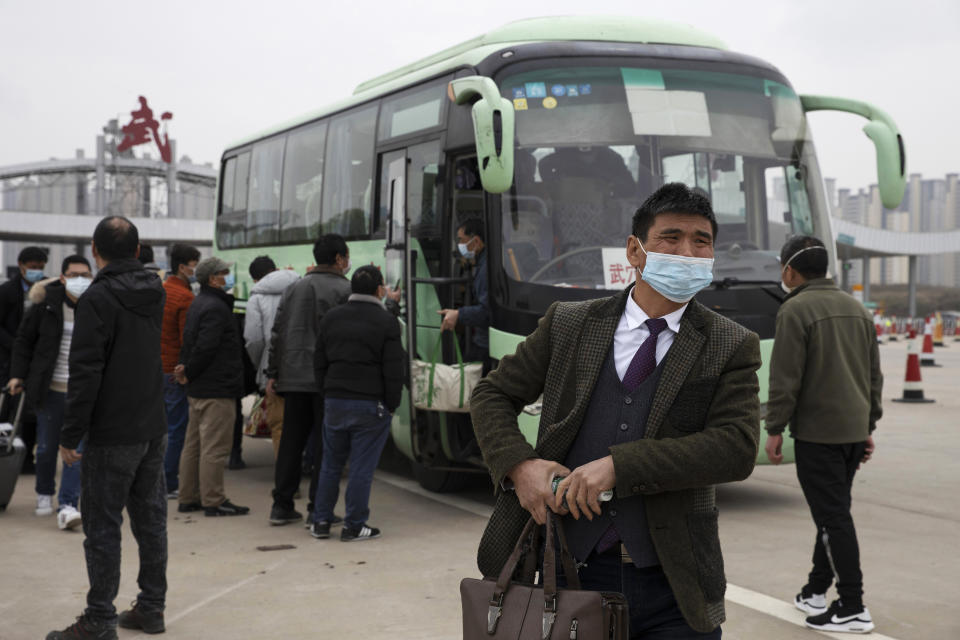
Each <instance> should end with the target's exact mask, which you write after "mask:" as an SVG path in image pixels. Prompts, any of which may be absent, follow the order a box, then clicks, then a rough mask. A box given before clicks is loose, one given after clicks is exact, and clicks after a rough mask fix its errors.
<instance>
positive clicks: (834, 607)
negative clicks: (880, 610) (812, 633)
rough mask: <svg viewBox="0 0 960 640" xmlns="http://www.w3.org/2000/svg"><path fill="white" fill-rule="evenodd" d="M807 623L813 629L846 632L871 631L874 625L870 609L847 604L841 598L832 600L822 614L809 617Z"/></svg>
mask: <svg viewBox="0 0 960 640" xmlns="http://www.w3.org/2000/svg"><path fill="white" fill-rule="evenodd" d="M806 623H807V626H808V627H810V628H811V629H817V630H819V631H842V632H846V633H870V632H871V631H873V627H874V624H873V619H872V618H871V617H870V611H869V610H868V609H867V608H866V607H865V606H863V605H862V604H855V605H845V604H843V602H841V601H840V600H834V601H833V602H831V603H830V607H829V608H828V609H827V610H826V611H824V612H823V613H821V614H820V615H818V616H810V617H809V618H807V620H806Z"/></svg>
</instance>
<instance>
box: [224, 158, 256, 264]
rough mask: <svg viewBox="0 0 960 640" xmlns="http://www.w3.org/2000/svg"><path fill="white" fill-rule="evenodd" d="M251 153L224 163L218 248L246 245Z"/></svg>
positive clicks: (228, 159) (229, 159)
mask: <svg viewBox="0 0 960 640" xmlns="http://www.w3.org/2000/svg"><path fill="white" fill-rule="evenodd" d="M249 174H250V153H241V154H240V155H238V156H234V157H233V158H227V160H226V161H225V162H224V163H223V177H222V178H221V180H222V182H223V188H222V191H221V195H220V198H221V203H220V215H219V216H218V217H217V246H218V247H221V248H231V247H242V246H243V245H244V244H245V243H246V233H245V228H246V225H247V177H248V176H249Z"/></svg>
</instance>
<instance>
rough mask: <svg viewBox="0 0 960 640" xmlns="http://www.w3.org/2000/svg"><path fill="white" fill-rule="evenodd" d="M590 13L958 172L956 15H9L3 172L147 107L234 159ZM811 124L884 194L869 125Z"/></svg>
mask: <svg viewBox="0 0 960 640" xmlns="http://www.w3.org/2000/svg"><path fill="white" fill-rule="evenodd" d="M590 10H593V12H597V11H601V12H602V13H604V14H608V15H632V16H649V17H655V18H661V19H667V20H673V21H677V22H685V23H688V24H692V25H694V26H696V27H699V28H701V29H704V30H707V31H709V32H711V33H713V34H715V35H717V36H718V37H720V38H721V39H723V40H725V41H726V43H727V44H728V45H729V47H730V48H731V49H733V50H734V51H739V52H742V53H747V54H751V55H755V56H758V57H761V58H764V59H765V60H767V61H769V62H771V63H773V64H774V65H775V66H777V67H779V69H780V70H781V71H782V72H783V73H784V74H785V75H786V76H787V77H788V78H789V79H790V80H791V82H792V84H793V86H794V87H795V88H796V89H797V91H798V92H799V93H813V94H826V95H836V96H843V97H850V98H857V99H861V100H866V101H869V102H872V103H875V104H876V105H877V106H880V107H881V108H883V109H885V110H886V111H887V112H888V113H890V114H891V115H892V116H893V118H894V119H895V120H896V121H897V123H898V124H899V126H900V129H901V131H902V133H903V135H904V138H905V140H906V144H907V157H908V170H909V171H910V172H911V173H923V174H924V175H925V176H926V177H942V176H943V175H944V174H945V173H949V172H957V171H960V157H958V155H960V154H958V148H957V146H958V143H960V133H958V131H960V129H958V127H957V124H956V122H957V118H958V111H960V110H958V105H960V82H958V79H957V62H958V61H960V2H956V0H912V1H911V2H909V3H908V2H904V1H902V0H900V1H891V0H874V1H872V2H855V1H852V0H830V1H825V0H805V1H803V2H800V1H797V0H767V1H764V2H758V1H749V0H742V1H738V0H724V1H722V2H716V1H695V0H666V1H647V2H644V1H642V0H633V1H625V0H604V1H603V2H584V1H583V0H580V1H576V2H574V1H570V0H556V1H555V2H523V1H522V0H483V1H461V2H440V1H438V0H429V1H426V0H409V1H402V0H401V1H393V2H386V1H379V2H377V1H371V0H350V1H348V2H333V1H330V0H326V1H320V2H301V1H292V0H273V1H271V2H263V1H260V2H253V1H249V0H235V1H233V2H201V1H199V0H193V1H192V2H189V1H181V0H167V1H165V2H150V3H145V2H139V1H133V0H126V1H122V2H121V1H81V2H66V1H64V2H48V1H42V0H37V1H30V2H22V1H17V0H0V33H2V37H0V166H2V165H9V164H17V163H22V162H31V161H37V160H45V159H48V158H50V157H60V158H64V157H71V156H73V154H74V152H75V149H78V148H83V149H85V150H86V152H87V154H88V155H89V154H92V153H93V152H94V149H95V146H94V145H95V137H96V135H97V133H99V131H100V128H101V127H102V126H103V125H104V124H105V123H106V121H107V120H108V119H110V118H112V117H119V118H120V119H121V123H123V122H126V121H127V120H129V117H130V116H129V112H130V111H131V110H132V109H134V108H135V107H136V106H137V96H138V95H144V96H146V97H147V98H148V100H149V101H150V106H151V107H152V108H153V109H154V111H155V112H156V113H157V114H159V113H161V112H163V111H172V112H173V115H174V118H173V121H172V123H171V127H170V132H171V137H174V138H176V139H177V141H178V142H177V144H178V155H183V154H186V155H189V156H190V157H191V158H192V159H193V161H194V162H200V163H202V162H214V163H216V162H217V161H218V159H219V157H220V154H221V152H222V151H223V149H224V147H225V146H226V145H227V144H228V143H229V142H230V141H232V140H235V139H237V138H240V137H242V136H245V135H247V134H249V133H252V132H255V131H258V130H260V129H263V128H265V127H268V126H271V125H273V124H275V123H278V122H281V121H283V120H286V119H288V118H290V117H292V116H297V115H299V114H301V113H304V112H307V111H311V110H313V109H315V108H317V107H320V106H323V105H324V104H326V103H328V102H333V101H335V100H338V99H340V98H343V97H346V96H347V95H349V94H350V93H351V92H352V91H353V88H354V87H355V86H356V85H357V84H358V83H360V82H362V81H364V80H366V79H368V78H370V77H373V76H376V75H378V74H380V73H383V72H385V71H389V70H391V69H393V68H396V67H398V66H402V65H404V64H406V63H408V62H411V61H413V60H416V59H418V58H420V57H423V56H426V55H429V54H431V53H434V52H436V51H438V50H440V49H442V48H444V47H447V46H450V45H453V44H457V43H459V42H461V41H463V40H466V39H468V38H471V37H473V36H475V35H478V34H480V33H483V32H485V31H487V30H490V29H492V28H495V27H497V26H499V25H501V24H504V23H506V22H510V21H513V20H517V19H520V18H526V17H532V16H540V15H565V14H581V13H590V12H591V11H590ZM811 122H812V126H813V131H814V139H815V142H816V144H817V147H818V150H819V155H820V161H821V165H822V167H823V170H824V174H825V175H826V176H833V177H836V178H838V179H839V183H840V186H847V187H852V188H859V187H863V186H866V185H867V184H869V183H871V182H875V181H876V170H875V163H874V152H873V147H872V145H871V144H870V142H869V141H868V140H867V138H866V137H865V136H864V135H863V133H862V132H861V127H862V125H863V124H864V123H865V121H863V120H862V119H860V118H858V117H857V116H850V115H842V114H829V113H822V114H812V116H811ZM153 153H154V155H156V151H155V150H153Z"/></svg>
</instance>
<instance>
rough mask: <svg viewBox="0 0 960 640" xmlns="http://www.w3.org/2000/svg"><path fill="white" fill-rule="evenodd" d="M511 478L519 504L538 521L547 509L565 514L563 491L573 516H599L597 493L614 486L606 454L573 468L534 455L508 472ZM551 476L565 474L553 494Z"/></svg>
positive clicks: (612, 472) (539, 521)
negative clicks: (571, 469)
mask: <svg viewBox="0 0 960 640" xmlns="http://www.w3.org/2000/svg"><path fill="white" fill-rule="evenodd" d="M507 475H508V476H509V478H510V480H512V481H513V486H514V490H515V491H516V494H517V499H518V500H519V501H520V506H522V507H523V508H524V509H526V510H527V511H529V512H530V515H532V516H533V519H534V520H536V521H537V523H539V524H544V523H545V522H546V520H547V509H548V508H549V509H550V510H552V511H553V512H554V513H558V514H560V515H566V514H567V513H568V511H567V509H564V508H563V496H564V494H566V497H567V506H568V507H569V513H570V515H572V516H573V517H574V518H576V519H578V520H579V519H580V516H581V515H582V516H584V517H586V518H587V519H588V520H593V516H594V515H600V513H601V509H600V499H599V498H600V493H601V492H602V491H607V490H609V489H613V488H614V487H615V486H616V484H617V478H616V472H615V470H614V467H613V457H612V456H607V457H605V458H600V459H599V460H594V461H593V462H588V463H587V464H585V465H582V466H579V467H577V468H576V469H574V470H573V471H570V469H568V468H567V467H565V466H563V465H562V464H560V463H559V462H552V461H550V460H543V459H540V458H533V459H530V460H524V461H523V462H521V463H520V464H518V465H516V466H515V467H514V468H513V469H511V470H510V472H509V473H508V474H507ZM554 476H566V477H565V478H564V479H563V480H562V481H561V482H560V484H559V485H558V486H557V492H556V494H554V492H553V488H552V487H551V481H552V480H553V477H554Z"/></svg>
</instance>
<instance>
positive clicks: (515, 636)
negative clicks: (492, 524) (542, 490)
mask: <svg viewBox="0 0 960 640" xmlns="http://www.w3.org/2000/svg"><path fill="white" fill-rule="evenodd" d="M555 519H556V516H555V515H553V513H552V512H551V511H550V510H547V526H546V534H545V536H544V538H545V542H544V554H543V574H542V575H543V585H542V586H538V585H535V584H531V582H532V576H533V569H534V568H535V567H536V559H537V556H538V551H539V548H538V545H537V537H538V533H539V527H538V526H537V523H536V521H535V520H534V519H533V518H530V520H529V521H528V522H527V525H526V527H524V529H523V533H521V534H520V538H519V539H518V540H517V544H516V545H515V546H514V548H513V553H511V554H510V557H509V558H508V559H507V562H506V564H504V565H503V569H502V570H501V571H500V575H499V577H497V579H496V580H494V579H493V578H484V579H482V580H480V579H477V578H464V579H463V580H462V581H461V582H460V600H461V603H462V606H463V638H464V640H489V639H494V640H506V639H509V640H550V639H551V638H552V639H560V638H562V639H563V640H567V639H570V640H628V638H629V636H630V630H629V624H630V622H629V620H630V617H629V615H628V608H627V600H626V598H625V597H624V596H623V594H620V593H612V592H601V591H587V590H582V589H581V588H580V578H579V577H578V576H577V570H576V564H575V562H574V560H573V556H572V555H571V554H570V549H569V547H568V546H567V539H566V536H565V534H564V532H563V525H562V524H557V526H556V527H554V523H555ZM554 529H555V530H556V537H557V538H559V541H560V561H561V562H562V564H563V572H564V574H565V576H566V579H567V588H565V589H558V588H557V552H556V545H555V544H554ZM523 557H525V558H526V562H525V571H524V573H525V574H526V575H525V576H522V577H524V578H526V579H528V580H530V581H531V582H521V581H515V580H512V578H513V574H514V572H515V571H516V568H517V566H518V564H519V563H520V559H521V558H523Z"/></svg>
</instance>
